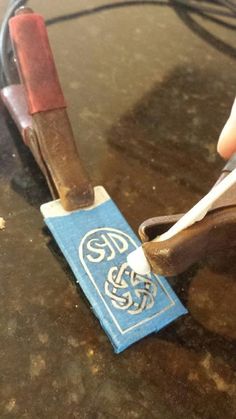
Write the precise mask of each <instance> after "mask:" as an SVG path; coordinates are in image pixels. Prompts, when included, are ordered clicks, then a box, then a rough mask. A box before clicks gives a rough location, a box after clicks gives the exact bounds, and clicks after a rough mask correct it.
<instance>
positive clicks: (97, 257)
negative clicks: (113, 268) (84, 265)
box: [87, 232, 129, 263]
mask: <svg viewBox="0 0 236 419" xmlns="http://www.w3.org/2000/svg"><path fill="white" fill-rule="evenodd" d="M128 246H129V244H128V242H127V240H126V239H125V237H123V236H121V235H120V234H117V233H114V232H109V233H102V234H101V235H100V236H99V237H96V238H92V239H91V240H89V241H88V242H87V249H88V250H89V252H90V253H89V254H88V255H87V258H88V260H89V261H90V262H92V263H100V262H102V261H111V260H113V259H114V258H115V257H116V253H117V251H118V252H119V253H120V254H122V253H124V252H126V250H127V249H128Z"/></svg>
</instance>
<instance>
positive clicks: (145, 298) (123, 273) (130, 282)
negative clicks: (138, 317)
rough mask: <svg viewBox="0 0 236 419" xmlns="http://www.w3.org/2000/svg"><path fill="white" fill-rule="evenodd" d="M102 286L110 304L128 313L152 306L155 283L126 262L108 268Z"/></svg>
mask: <svg viewBox="0 0 236 419" xmlns="http://www.w3.org/2000/svg"><path fill="white" fill-rule="evenodd" d="M104 287H105V293H106V295H107V296H108V297H109V298H110V299H111V302H112V305H113V306H114V307H116V308H117V309H119V310H126V311H127V312H128V313H129V314H140V313H142V312H143V311H145V310H147V309H150V308H152V307H153V305H154V302H155V297H156V295H157V283H156V282H154V281H152V280H151V279H150V278H148V277H144V276H141V275H138V274H136V273H135V272H134V271H132V270H131V269H130V268H129V266H128V264H127V263H123V264H122V265H121V266H120V267H119V268H117V267H116V266H114V267H112V268H110V270H109V272H108V275H107V279H106V281H105V286H104Z"/></svg>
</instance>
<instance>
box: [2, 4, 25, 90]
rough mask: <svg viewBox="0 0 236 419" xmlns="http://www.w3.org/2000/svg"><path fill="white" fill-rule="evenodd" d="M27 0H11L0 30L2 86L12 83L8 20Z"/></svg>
mask: <svg viewBox="0 0 236 419" xmlns="http://www.w3.org/2000/svg"><path fill="white" fill-rule="evenodd" d="M26 2H27V0H11V1H10V4H9V6H8V9H7V11H6V14H5V16H4V18H3V21H2V26H1V32H0V63H1V86H2V85H4V84H10V83H11V77H10V64H9V56H8V43H9V30H8V21H9V19H10V18H11V17H12V16H14V14H15V11H16V9H18V8H19V7H21V6H24V5H25V4H26Z"/></svg>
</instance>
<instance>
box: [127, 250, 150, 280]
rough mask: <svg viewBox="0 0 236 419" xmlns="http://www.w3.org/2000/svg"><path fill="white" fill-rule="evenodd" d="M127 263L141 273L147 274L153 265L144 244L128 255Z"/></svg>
mask: <svg viewBox="0 0 236 419" xmlns="http://www.w3.org/2000/svg"><path fill="white" fill-rule="evenodd" d="M127 263H128V265H129V266H130V268H131V269H132V270H133V271H134V272H136V273H137V274H139V275H147V274H149V273H150V271H151V267H150V265H149V263H148V260H147V258H146V256H145V253H144V251H143V248H142V246H140V247H138V249H136V250H134V251H133V252H131V253H130V254H129V255H128V256H127Z"/></svg>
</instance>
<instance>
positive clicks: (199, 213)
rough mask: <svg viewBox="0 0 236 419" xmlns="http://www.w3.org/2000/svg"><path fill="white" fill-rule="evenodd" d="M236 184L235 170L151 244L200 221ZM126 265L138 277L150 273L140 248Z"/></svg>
mask: <svg viewBox="0 0 236 419" xmlns="http://www.w3.org/2000/svg"><path fill="white" fill-rule="evenodd" d="M234 183H236V169H234V170H233V171H232V172H231V173H230V174H229V175H227V176H226V177H225V178H224V179H223V180H222V181H221V182H220V183H218V184H217V185H216V186H214V187H213V188H212V189H211V190H210V192H208V194H207V195H205V196H204V197H203V198H202V199H201V200H200V201H199V202H198V203H197V204H196V205H194V207H193V208H191V209H190V210H189V211H188V212H187V213H186V214H184V215H183V217H181V218H180V220H179V221H177V223H175V224H174V225H173V226H172V227H171V228H170V229H169V230H168V231H167V232H166V233H164V234H162V235H161V236H157V237H156V238H155V239H154V240H152V241H153V242H160V241H164V240H168V239H170V238H171V237H173V236H175V235H176V234H177V233H180V232H181V231H182V230H184V229H185V228H188V227H190V226H191V225H192V224H194V223H196V222H197V221H200V220H202V219H203V218H204V217H205V215H206V213H207V212H208V211H209V210H210V209H211V207H212V205H213V204H214V202H215V201H217V199H218V198H220V197H221V195H223V194H224V193H225V192H226V191H227V190H228V189H229V188H230V187H231V186H233V185H234ZM127 262H128V265H129V266H130V267H131V269H133V270H134V271H135V272H137V273H138V274H140V275H146V274H148V273H149V272H150V271H151V267H150V264H149V262H148V260H147V258H146V256H145V254H144V251H143V248H142V246H140V247H139V248H138V249H136V250H134V251H133V252H132V253H130V254H129V255H128V257H127Z"/></svg>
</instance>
